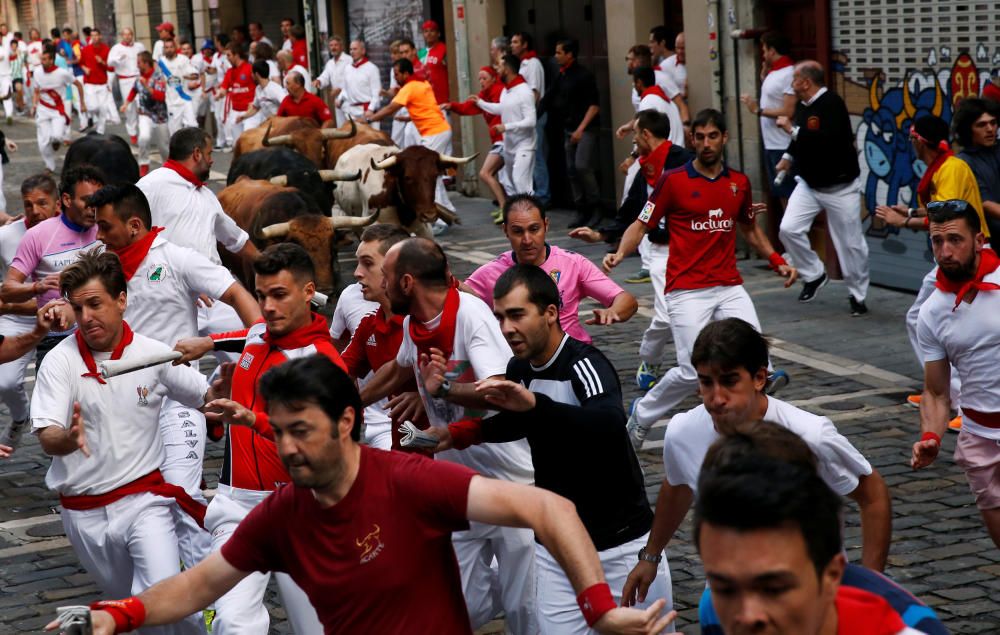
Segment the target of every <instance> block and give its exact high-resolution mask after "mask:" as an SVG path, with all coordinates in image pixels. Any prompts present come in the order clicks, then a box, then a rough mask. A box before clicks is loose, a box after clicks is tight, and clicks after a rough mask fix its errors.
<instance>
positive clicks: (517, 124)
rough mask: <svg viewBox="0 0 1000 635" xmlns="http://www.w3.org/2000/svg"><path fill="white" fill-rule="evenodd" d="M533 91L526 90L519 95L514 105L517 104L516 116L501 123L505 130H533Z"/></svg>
mask: <svg viewBox="0 0 1000 635" xmlns="http://www.w3.org/2000/svg"><path fill="white" fill-rule="evenodd" d="M534 95H535V93H534V92H532V91H528V92H527V93H524V94H523V96H519V97H518V99H517V101H516V102H515V105H516V106H517V114H518V118H517V119H516V120H515V121H511V122H510V123H505V124H504V125H503V127H504V129H505V130H534V129H535V100H534Z"/></svg>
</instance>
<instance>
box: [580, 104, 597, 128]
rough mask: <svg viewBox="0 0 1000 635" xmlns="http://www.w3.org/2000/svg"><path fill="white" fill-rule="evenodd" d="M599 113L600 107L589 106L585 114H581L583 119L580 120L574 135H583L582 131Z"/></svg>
mask: <svg viewBox="0 0 1000 635" xmlns="http://www.w3.org/2000/svg"><path fill="white" fill-rule="evenodd" d="M599 112H601V107H600V106H591V107H590V108H587V112H585V113H584V114H583V119H582V120H580V125H579V126H577V127H576V134H583V131H584V130H586V129H587V126H589V125H590V122H591V121H593V120H594V117H596V116H597V113H599Z"/></svg>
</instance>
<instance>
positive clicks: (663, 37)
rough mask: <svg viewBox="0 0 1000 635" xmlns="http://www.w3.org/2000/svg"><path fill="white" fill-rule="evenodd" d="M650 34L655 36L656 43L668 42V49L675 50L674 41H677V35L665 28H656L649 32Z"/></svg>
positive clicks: (661, 26)
mask: <svg viewBox="0 0 1000 635" xmlns="http://www.w3.org/2000/svg"><path fill="white" fill-rule="evenodd" d="M649 34H650V35H652V36H653V41H654V42H666V43H667V48H668V49H671V50H672V49H673V48H674V40H676V39H677V34H676V33H674V32H673V31H671V30H670V29H668V28H667V27H665V26H663V25H662V24H661V25H660V26H654V27H653V28H651V29H650V30H649Z"/></svg>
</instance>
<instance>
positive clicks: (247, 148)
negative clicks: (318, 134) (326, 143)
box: [233, 117, 318, 161]
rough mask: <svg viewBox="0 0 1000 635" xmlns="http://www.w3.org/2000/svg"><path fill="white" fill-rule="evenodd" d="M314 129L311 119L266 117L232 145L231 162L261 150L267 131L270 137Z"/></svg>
mask: <svg viewBox="0 0 1000 635" xmlns="http://www.w3.org/2000/svg"><path fill="white" fill-rule="evenodd" d="M316 128H318V126H317V125H316V120H315V119H313V118H312V117H268V119H267V120H266V121H265V122H264V123H262V124H261V125H259V126H257V127H256V128H249V129H247V130H244V131H243V133H242V134H241V135H240V136H239V138H238V139H237V140H236V143H235V145H233V160H234V161H235V160H236V159H238V158H239V157H240V155H243V154H249V153H251V152H253V151H254V150H260V149H261V148H263V147H264V135H265V134H268V131H269V130H270V134H272V135H285V134H291V133H293V132H295V131H296V130H307V129H313V130H315V129H316Z"/></svg>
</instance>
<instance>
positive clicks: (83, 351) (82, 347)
mask: <svg viewBox="0 0 1000 635" xmlns="http://www.w3.org/2000/svg"><path fill="white" fill-rule="evenodd" d="M131 343H132V329H131V328H129V325H128V322H126V321H125V320H122V340H121V341H120V342H118V346H116V347H115V350H113V351H111V359H113V360H115V359H121V358H122V355H123V354H124V353H125V347H126V346H128V345H129V344H131ZM76 348H77V350H78V351H80V357H82V358H83V363H84V364H85V365H86V366H87V372H85V373H84V374H82V375H80V377H93V378H94V379H96V380H97V383H99V384H106V383H108V382H106V381H104V378H103V377H101V373H99V372H97V363H96V362H95V361H94V354H93V353H91V352H90V346H88V345H87V342H86V340H84V339H83V329H82V328H78V329H76Z"/></svg>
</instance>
